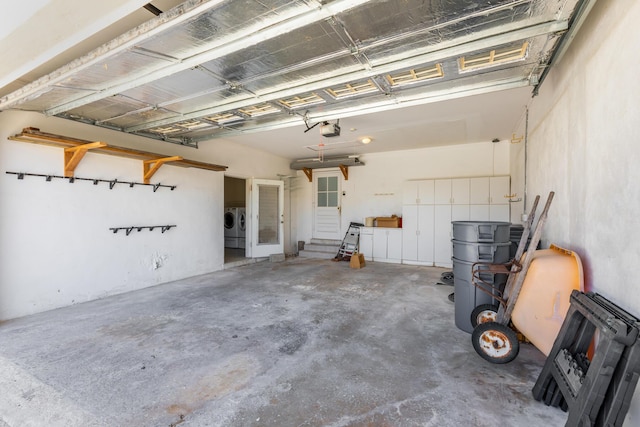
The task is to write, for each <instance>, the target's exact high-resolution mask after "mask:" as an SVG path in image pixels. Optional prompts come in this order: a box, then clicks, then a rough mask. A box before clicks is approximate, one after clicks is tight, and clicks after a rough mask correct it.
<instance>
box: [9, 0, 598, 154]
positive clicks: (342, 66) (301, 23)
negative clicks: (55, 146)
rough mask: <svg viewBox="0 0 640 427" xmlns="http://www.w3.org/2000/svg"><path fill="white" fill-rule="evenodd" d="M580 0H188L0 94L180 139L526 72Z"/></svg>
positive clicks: (537, 68) (453, 93)
mask: <svg viewBox="0 0 640 427" xmlns="http://www.w3.org/2000/svg"><path fill="white" fill-rule="evenodd" d="M583 1H588V0H384V1H366V0H332V1H317V0H299V1H286V0H272V1H269V2H265V1H258V0H226V1H224V0H188V1H186V2H185V3H183V4H182V5H180V6H177V7H176V8H174V9H172V10H169V11H166V12H165V13H164V14H161V15H160V16H158V17H156V18H153V19H151V20H150V21H149V22H147V23H145V24H142V25H140V26H139V27H137V28H135V29H132V30H131V31H130V32H128V33H125V34H123V35H122V36H121V37H119V38H118V39H115V40H114V41H112V42H110V43H107V44H105V45H103V46H101V47H99V48H97V49H95V50H94V51H93V52H91V53H89V54H88V55H86V56H85V57H82V58H79V59H77V60H75V61H73V62H72V63H70V64H68V65H66V66H64V67H62V68H60V69H59V70H57V71H55V72H53V73H51V74H50V75H47V76H43V77H42V78H40V79H39V80H36V81H35V82H33V83H31V84H29V85H27V86H25V87H24V88H23V89H20V90H18V91H16V92H14V93H11V94H9V95H7V96H5V97H2V98H0V108H2V109H7V108H19V109H27V110H33V111H42V112H44V113H46V114H53V115H59V116H60V117H64V118H68V119H72V120H81V121H83V122H88V123H93V124H96V125H99V126H108V127H116V128H119V129H122V130H123V131H126V132H131V133H136V134H139V135H145V136H149V137H152V138H157V139H161V140H169V139H171V138H168V136H170V137H172V138H173V137H176V138H177V141H178V142H179V143H184V142H185V141H189V140H204V139H207V138H217V137H219V136H224V135H228V134H229V133H234V132H236V133H238V132H240V133H245V132H255V131H258V130H262V129H272V128H274V127H279V126H286V125H295V124H298V125H303V124H304V123H305V120H307V124H308V123H309V122H308V120H309V119H312V121H316V122H317V121H322V120H324V119H325V118H326V117H332V118H336V115H338V114H339V113H340V112H343V113H345V114H347V113H348V114H356V113H357V112H358V111H362V112H366V111H373V110H376V111H380V110H384V109H385V108H387V109H392V108H393V109H395V108H401V107H403V106H405V105H415V104H416V103H419V102H433V100H435V99H446V97H447V96H449V97H459V96H465V95H471V94H474V93H478V91H480V90H483V91H493V90H502V89H503V88H512V87H516V86H517V85H531V86H535V85H536V84H537V82H538V77H539V76H540V74H542V73H543V72H545V70H546V69H547V68H548V66H549V64H550V61H551V58H552V55H553V52H554V49H556V47H557V46H558V44H559V43H558V42H559V40H560V37H561V36H562V34H564V33H565V32H566V30H567V29H568V28H569V24H570V22H571V17H572V15H573V13H574V12H575V10H576V7H578V6H579V5H580V4H581V2H583ZM513 46H520V47H521V48H522V49H521V55H520V57H513V58H511V57H509V58H508V59H507V60H497V59H496V58H502V56H500V55H503V54H504V53H505V52H507V51H509V50H510V49H513ZM483 61H484V62H483ZM461 64H462V65H461ZM505 82H507V83H508V84H507V83H505ZM211 118H214V119H220V122H217V121H216V120H212V119H211ZM311 124H312V123H311ZM221 126H222V127H221ZM174 142H175V141H174Z"/></svg>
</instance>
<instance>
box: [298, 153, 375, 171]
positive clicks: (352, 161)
mask: <svg viewBox="0 0 640 427" xmlns="http://www.w3.org/2000/svg"><path fill="white" fill-rule="evenodd" d="M339 166H364V163H362V162H361V161H360V159H359V158H358V157H356V156H340V157H325V158H324V160H323V161H320V159H318V158H315V159H300V160H294V161H293V163H291V165H290V167H291V169H293V170H302V169H305V168H306V169H321V168H337V167H339Z"/></svg>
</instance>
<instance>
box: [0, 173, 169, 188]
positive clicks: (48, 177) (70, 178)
mask: <svg viewBox="0 0 640 427" xmlns="http://www.w3.org/2000/svg"><path fill="white" fill-rule="evenodd" d="M5 173H6V174H7V175H18V179H24V177H25V176H37V177H40V178H44V179H45V181H47V182H51V180H52V179H54V178H55V179H66V180H67V181H69V183H70V184H73V183H74V182H76V181H91V182H93V185H98V184H99V183H101V182H105V183H107V184H109V190H113V187H115V186H116V184H128V185H129V188H133V187H134V186H136V185H146V186H149V187H153V192H154V193H155V192H156V191H158V188H160V187H164V188H168V189H170V190H171V191H173V190H175V189H176V186H175V185H164V184H160V183H157V184H145V183H144V182H132V181H118V180H117V179H112V180H109V179H98V178H80V177H77V176H61V175H46V174H42V173H27V172H9V171H7V172H5Z"/></svg>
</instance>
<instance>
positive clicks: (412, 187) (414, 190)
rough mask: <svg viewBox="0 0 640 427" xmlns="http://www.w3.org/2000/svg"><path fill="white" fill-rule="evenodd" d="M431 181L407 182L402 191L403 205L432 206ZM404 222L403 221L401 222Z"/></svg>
mask: <svg viewBox="0 0 640 427" xmlns="http://www.w3.org/2000/svg"><path fill="white" fill-rule="evenodd" d="M433 191H434V188H433V180H432V179H425V180H421V181H407V182H405V185H404V186H403V189H402V204H403V205H432V204H433ZM403 221H404V220H403Z"/></svg>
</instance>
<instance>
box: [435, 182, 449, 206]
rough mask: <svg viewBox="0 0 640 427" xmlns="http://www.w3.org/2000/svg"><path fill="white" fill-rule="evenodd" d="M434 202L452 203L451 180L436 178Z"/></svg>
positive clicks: (439, 203)
mask: <svg viewBox="0 0 640 427" xmlns="http://www.w3.org/2000/svg"><path fill="white" fill-rule="evenodd" d="M434 190H435V191H434V202H433V203H434V204H436V205H450V204H451V180H450V179H436V180H435V182H434Z"/></svg>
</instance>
